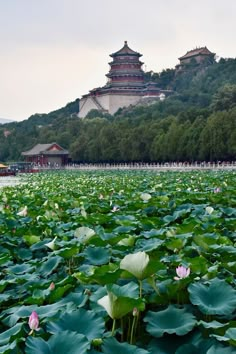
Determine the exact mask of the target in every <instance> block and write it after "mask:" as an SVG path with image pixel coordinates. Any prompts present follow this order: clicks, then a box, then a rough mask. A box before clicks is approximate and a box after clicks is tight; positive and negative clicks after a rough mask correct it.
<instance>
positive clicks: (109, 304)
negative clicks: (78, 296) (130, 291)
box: [98, 291, 134, 320]
mask: <svg viewBox="0 0 236 354" xmlns="http://www.w3.org/2000/svg"><path fill="white" fill-rule="evenodd" d="M98 304H99V305H101V306H102V307H104V309H105V310H106V311H107V313H108V315H109V316H110V317H111V318H112V319H113V320H116V319H119V318H122V317H123V316H125V315H127V313H129V312H131V311H132V310H133V307H134V305H133V299H131V298H130V299H128V298H127V297H124V296H117V295H115V294H114V293H113V292H112V291H108V295H105V296H103V297H102V298H101V299H99V300H98Z"/></svg>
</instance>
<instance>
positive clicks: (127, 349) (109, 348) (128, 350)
mask: <svg viewBox="0 0 236 354" xmlns="http://www.w3.org/2000/svg"><path fill="white" fill-rule="evenodd" d="M102 352H103V353H104V354H115V353H117V354H118V353H122V354H134V353H135V354H150V352H149V351H147V350H145V349H142V348H138V347H136V346H135V345H131V344H128V343H119V342H118V341H117V340H116V339H115V338H106V339H105V340H104V344H103V345H102Z"/></svg>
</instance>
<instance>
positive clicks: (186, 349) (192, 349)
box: [175, 343, 199, 354]
mask: <svg viewBox="0 0 236 354" xmlns="http://www.w3.org/2000/svg"><path fill="white" fill-rule="evenodd" d="M183 353H184V354H199V349H198V348H197V347H196V346H195V345H193V344H191V343H190V344H183V345H181V346H180V347H179V348H178V349H177V351H176V352H175V354H183Z"/></svg>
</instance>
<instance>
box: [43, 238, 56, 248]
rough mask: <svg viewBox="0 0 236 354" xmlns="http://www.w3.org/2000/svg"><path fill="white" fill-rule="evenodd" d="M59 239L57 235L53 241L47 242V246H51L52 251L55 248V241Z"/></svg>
mask: <svg viewBox="0 0 236 354" xmlns="http://www.w3.org/2000/svg"><path fill="white" fill-rule="evenodd" d="M56 239H57V236H56V237H55V238H54V239H53V240H52V241H51V242H48V243H45V246H47V247H48V248H50V249H51V250H52V251H54V250H55V247H56V245H55V241H56Z"/></svg>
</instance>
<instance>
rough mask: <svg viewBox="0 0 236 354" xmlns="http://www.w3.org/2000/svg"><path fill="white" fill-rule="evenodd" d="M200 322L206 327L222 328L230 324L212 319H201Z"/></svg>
mask: <svg viewBox="0 0 236 354" xmlns="http://www.w3.org/2000/svg"><path fill="white" fill-rule="evenodd" d="M198 324H200V325H202V326H203V327H204V328H207V329H208V328H214V329H217V328H222V327H225V326H227V325H228V323H221V322H218V321H212V322H205V321H199V322H198Z"/></svg>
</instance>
